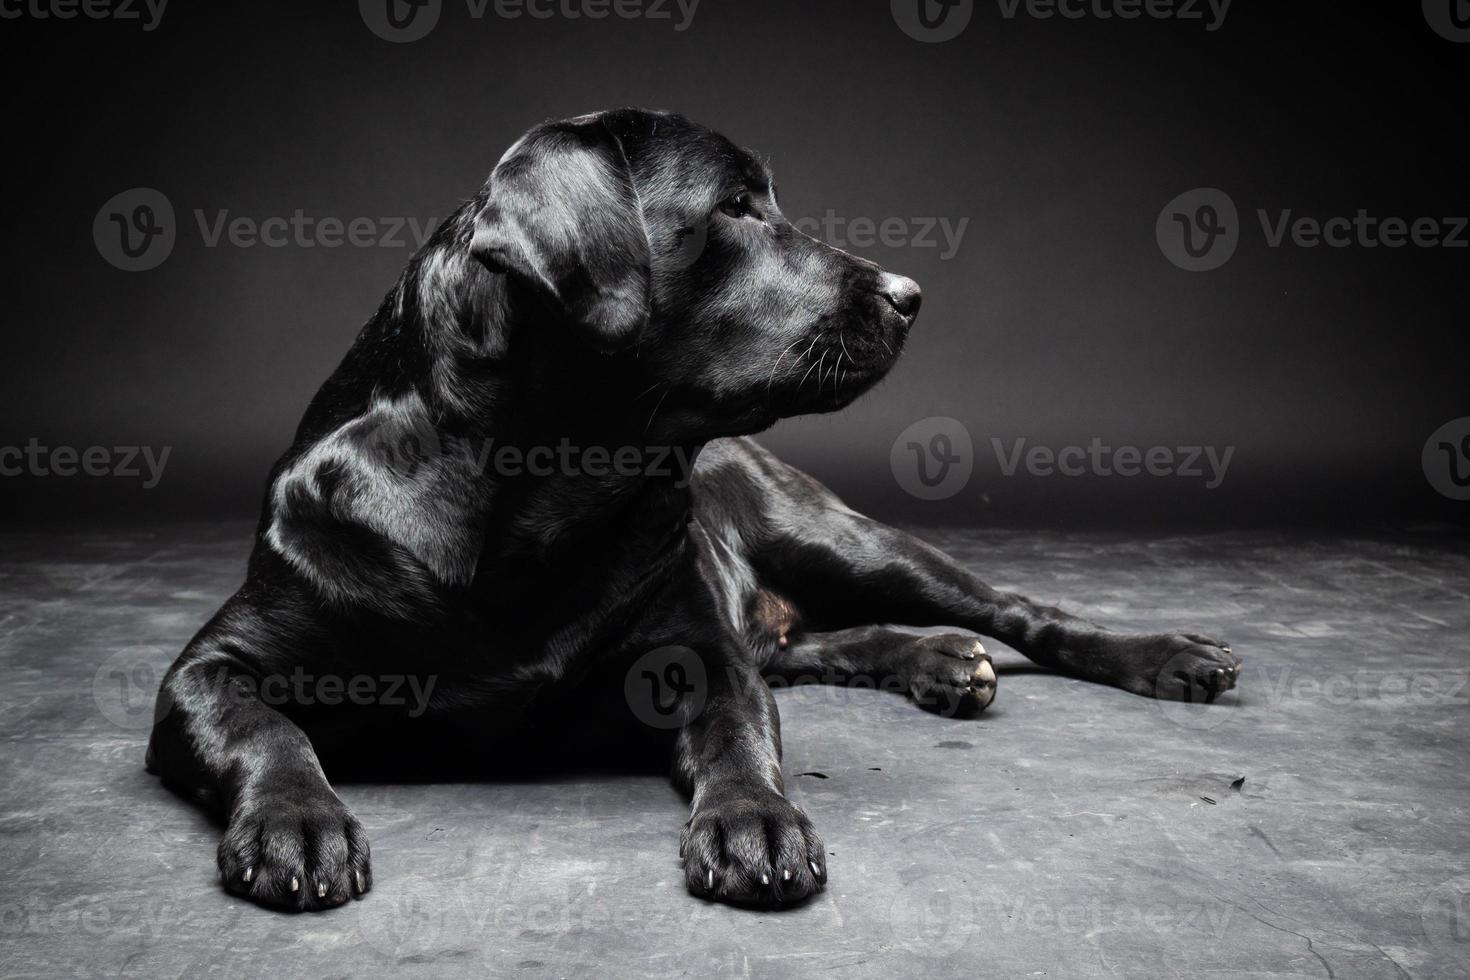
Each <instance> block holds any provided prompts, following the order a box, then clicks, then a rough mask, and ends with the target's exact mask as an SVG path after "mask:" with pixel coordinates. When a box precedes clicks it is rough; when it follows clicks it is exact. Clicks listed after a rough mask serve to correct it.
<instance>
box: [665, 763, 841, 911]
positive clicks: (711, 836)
mask: <svg viewBox="0 0 1470 980" xmlns="http://www.w3.org/2000/svg"><path fill="white" fill-rule="evenodd" d="M680 853H681V854H682V855H683V858H684V878H685V883H686V884H687V885H688V887H689V890H690V891H691V892H693V893H694V894H696V895H700V896H702V897H704V898H709V899H714V900H718V901H723V902H731V903H733V904H737V905H760V906H779V905H789V904H793V903H797V902H800V901H802V900H804V899H806V898H808V897H809V896H811V895H812V894H814V893H816V892H818V891H821V890H822V888H823V887H824V886H825V885H826V882H827V872H826V868H825V864H824V858H823V855H824V853H825V852H824V851H823V849H822V841H821V839H820V838H819V837H818V836H817V833H816V831H815V830H814V829H813V828H812V825H811V821H809V820H808V819H807V817H806V814H804V813H803V812H802V811H801V809H800V808H799V807H797V806H796V805H795V804H794V803H792V802H791V801H789V800H787V799H786V798H785V797H783V796H781V795H779V794H777V793H773V792H769V791H756V792H752V793H748V794H736V795H733V796H730V797H727V798H724V799H721V800H719V801H715V802H711V803H710V804H708V805H705V806H703V807H701V808H700V810H699V811H698V812H696V813H695V814H694V816H693V817H692V818H691V819H690V821H689V825H688V827H687V828H686V830H685V832H684V839H683V842H682V845H681V847H680Z"/></svg>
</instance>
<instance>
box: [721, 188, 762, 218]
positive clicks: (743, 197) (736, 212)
mask: <svg viewBox="0 0 1470 980" xmlns="http://www.w3.org/2000/svg"><path fill="white" fill-rule="evenodd" d="M720 211H722V212H723V213H725V214H728V215H729V216H730V217H732V218H753V217H758V215H756V213H755V200H754V199H753V198H752V197H751V196H750V192H749V191H741V192H740V193H739V194H736V195H735V196H733V197H730V198H726V199H725V200H723V201H721V202H720Z"/></svg>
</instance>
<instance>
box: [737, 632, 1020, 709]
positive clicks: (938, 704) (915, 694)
mask: <svg viewBox="0 0 1470 980" xmlns="http://www.w3.org/2000/svg"><path fill="white" fill-rule="evenodd" d="M763 673H764V675H765V677H766V679H767V681H770V682H773V683H774V684H841V685H844V686H848V687H871V688H875V689H878V690H885V691H896V692H901V693H904V694H907V695H908V696H909V697H911V698H913V699H914V702H915V703H916V704H918V705H919V706H920V707H923V708H925V709H927V710H930V711H933V712H935V713H937V714H941V715H946V716H955V715H969V714H974V713H975V712H977V711H981V710H983V709H984V708H985V707H986V706H987V705H989V704H990V702H991V701H993V700H994V699H995V683H996V677H995V669H994V667H992V666H991V663H990V656H989V655H988V654H987V653H986V652H985V649H984V647H982V646H981V645H980V641H979V640H977V639H975V637H973V636H965V635H961V634H958V633H942V634H939V635H937V636H916V635H914V634H912V633H903V632H900V631H898V630H894V629H888V628H886V627H882V626H858V627H854V628H852V629H846V630H837V631H834V632H831V633H799V634H797V635H795V636H793V637H792V639H791V642H790V645H789V646H787V647H785V648H784V649H781V650H778V651H777V652H776V653H775V654H774V655H773V656H772V657H771V658H770V660H769V661H768V662H767V664H766V666H765V668H764V671H763Z"/></svg>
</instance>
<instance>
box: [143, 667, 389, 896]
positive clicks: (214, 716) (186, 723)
mask: <svg viewBox="0 0 1470 980" xmlns="http://www.w3.org/2000/svg"><path fill="white" fill-rule="evenodd" d="M260 678H261V672H260V671H259V670H258V669H256V668H254V667H252V666H251V665H247V664H245V663H243V662H242V661H240V660H239V659H238V658H237V657H236V656H234V655H233V654H231V653H229V652H227V651H225V650H222V649H219V648H218V646H217V645H216V644H214V643H213V642H211V641H209V640H207V639H204V640H196V641H195V643H194V644H193V645H191V647H190V649H189V650H187V651H186V652H185V653H184V655H183V656H182V657H180V658H179V660H178V662H177V663H175V664H174V666H173V668H172V669H171V670H170V671H169V673H168V675H167V677H166V678H165V679H164V682H163V687H162V689H161V691H160V692H159V707H158V713H157V720H156V722H155V724H154V727H153V737H152V739H151V740H150V742H149V747H148V766H149V769H150V770H151V771H152V772H155V773H157V774H158V775H160V776H162V777H163V778H164V780H165V781H166V782H168V783H169V784H170V785H171V786H173V787H174V788H175V789H177V790H179V791H180V792H183V793H185V794H187V795H188V796H190V797H192V798H194V799H196V800H198V801H200V802H204V803H208V804H211V805H212V806H213V808H214V809H215V810H217V811H218V813H219V814H220V816H222V817H223V818H224V819H225V821H226V822H227V828H226V830H225V834H224V837H223V839H222V840H221V841H220V845H219V851H218V862H219V874H220V880H221V882H222V883H223V884H224V886H225V888H226V889H228V890H229V891H231V892H233V893H235V894H237V895H242V896H244V897H245V898H248V899H250V900H252V901H255V902H259V903H260V904H262V905H266V906H271V907H274V908H282V909H288V910H292V911H300V910H306V909H322V908H329V907H331V906H334V905H340V904H342V903H343V902H345V901H347V900H348V898H349V897H352V896H356V897H361V896H362V894H363V893H364V892H366V891H367V890H368V889H369V888H371V887H372V869H371V866H370V864H369V852H368V842H367V835H366V834H365V833H363V829H362V826H361V825H360V824H359V823H358V822H357V820H356V818H354V817H353V816H352V814H351V813H350V812H349V811H348V809H347V807H346V805H345V804H343V803H342V801H341V800H340V799H338V797H337V794H336V793H335V792H333V791H332V787H331V786H330V785H329V784H328V783H327V778H326V775H325V774H324V773H323V772H322V768H321V765H320V764H319V763H318V761H317V757H316V753H315V751H314V750H313V748H312V745H311V742H310V740H309V739H308V738H307V736H306V734H305V732H303V731H302V730H301V729H300V728H298V727H297V726H296V725H295V724H293V723H292V722H291V720H290V719H289V718H287V717H286V715H284V714H283V713H281V712H280V711H278V710H277V709H276V707H274V706H273V705H272V704H270V703H268V701H270V700H272V699H271V698H269V697H267V696H266V695H267V693H268V690H269V687H268V685H269V683H270V678H268V679H267V680H266V681H265V682H261V680H260ZM274 679H275V680H281V678H280V677H279V676H276V677H275V678H274ZM281 689H282V690H284V687H283V688H281Z"/></svg>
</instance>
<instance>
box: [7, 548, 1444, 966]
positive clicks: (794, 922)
mask: <svg viewBox="0 0 1470 980" xmlns="http://www.w3.org/2000/svg"><path fill="white" fill-rule="evenodd" d="M931 538H932V539H933V540H935V541H936V542H937V543H940V544H942V545H943V546H945V547H947V548H949V549H950V550H951V551H952V552H953V553H955V554H956V555H957V556H958V557H960V558H962V559H963V560H965V561H967V562H969V563H970V564H971V565H972V566H973V567H975V568H976V569H977V570H980V571H981V572H982V574H984V575H985V576H987V577H988V578H989V579H990V580H991V581H992V582H993V583H995V584H998V585H1003V586H1007V587H1013V588H1017V589H1021V590H1024V591H1027V592H1030V593H1032V594H1034V595H1035V596H1037V597H1040V598H1048V599H1056V598H1063V599H1067V600H1070V601H1069V602H1067V603H1066V605H1068V607H1069V608H1072V609H1073V610H1074V611H1078V612H1081V613H1083V614H1086V615H1089V616H1092V617H1094V618H1097V619H1100V620H1103V621H1106V622H1109V623H1112V624H1116V625H1118V626H1121V627H1133V628H1186V627H1188V628H1194V629H1198V630H1201V631H1203V632H1207V633H1212V634H1216V635H1219V636H1222V637H1224V638H1227V639H1229V640H1231V641H1232V642H1233V644H1234V646H1235V649H1236V650H1237V651H1238V652H1239V653H1241V654H1242V655H1243V656H1244V658H1245V661H1246V667H1245V671H1244V673H1243V675H1242V678H1241V682H1240V688H1239V691H1238V696H1237V697H1233V698H1231V699H1229V701H1228V702H1227V703H1222V704H1219V705H1215V706H1212V707H1194V708H1191V707H1188V706H1179V705H1174V706H1161V705H1160V704H1157V703H1154V702H1150V701H1147V700H1143V699H1140V698H1137V697H1133V696H1131V695H1128V694H1125V693H1122V692H1120V691H1115V690H1110V689H1105V688H1100V687H1093V686H1089V685H1085V684H1081V683H1078V682H1074V681H1071V680H1068V679H1065V678H1061V677H1057V676H1052V675H1048V674H1046V673H1043V672H1038V671H1027V670H1003V671H1002V675H1001V680H1000V693H999V697H998V700H997V703H996V705H995V706H994V707H993V709H992V710H991V711H989V712H988V713H986V714H985V715H984V716H983V717H982V718H980V719H978V720H975V721H970V722H964V721H950V720H945V719H942V718H938V717H932V716H929V715H926V714H924V713H922V712H920V711H918V710H917V709H915V708H913V707H912V706H911V705H909V704H908V703H906V702H904V701H903V700H901V699H899V698H896V697H893V696H891V695H886V694H881V693H876V692H866V691H840V690H834V689H828V688H803V689H798V690H792V691H784V692H781V693H780V694H779V700H780V706H781V713H782V717H783V724H784V728H785V735H786V744H787V755H786V767H787V771H788V774H789V785H790V787H791V792H792V794H793V795H794V796H795V797H796V799H797V800H798V801H799V802H800V803H801V804H802V805H803V806H804V807H805V808H806V809H807V810H808V811H809V812H810V814H811V816H812V817H813V819H814V820H815V821H816V823H817V825H818V827H819V828H820V829H821V831H822V832H823V834H824V836H825V838H826V842H827V845H828V848H829V850H830V852H831V854H830V859H829V860H830V866H831V873H832V886H831V888H830V890H829V891H828V892H827V893H826V894H825V895H824V896H822V897H820V898H819V899H818V900H816V901H814V902H812V903H811V904H809V905H807V906H805V907H803V908H800V909H798V910H795V911H791V912H786V913H781V914H759V913H753V912H748V911H739V910H735V909H731V908H725V907H721V906H715V905H707V904H704V903H702V902H699V901H697V900H694V899H692V898H690V897H689V896H688V895H686V894H685V893H684V890H683V886H682V883H681V878H680V871H679V865H678V861H677V857H676V841H677V835H678V830H679V827H680V824H681V822H682V820H683V816H682V806H681V803H680V801H679V799H678V798H677V797H676V795H675V794H674V792H673V791H672V790H671V789H670V788H669V787H668V786H667V785H666V784H665V783H664V782H663V781H662V780H660V779H657V778H652V777H649V778H643V777H626V776H604V775H592V776H587V777H574V778H570V779H569V778H559V779H556V780H547V781H544V782H543V781H530V782H525V783H516V784H480V785H468V784H461V785H411V786H396V785H344V786H340V787H339V789H340V792H341V795H342V796H343V798H344V799H345V800H346V801H347V802H348V804H349V805H350V806H351V807H352V808H353V809H354V810H355V811H356V813H357V815H358V816H359V817H360V818H361V819H362V821H363V823H364V824H365V825H366V827H367V829H368V831H369V833H370V834H371V835H372V843H373V853H374V865H375V869H376V874H377V881H378V884H377V887H376V888H375V889H374V891H373V892H372V894H371V895H370V896H369V897H368V898H367V899H366V900H365V901H362V902H357V903H352V904H350V905H349V906H347V907H345V908H342V909H339V910H336V911H333V912H329V913H325V914H320V915H306V916H289V915H281V914H273V913H269V912H265V911H262V910H259V909H257V908H254V907H252V906H250V905H247V904H245V903H243V902H241V901H239V900H237V899H234V898H231V897H229V896H227V895H225V894H224V893H223V892H222V891H221V890H220V889H219V887H218V886H217V884H216V881H215V876H214V848H215V843H216V838H217V831H216V829H215V828H214V827H213V826H212V825H211V824H210V823H209V822H208V820H206V818H205V817H204V816H202V815H201V814H199V813H198V812H196V811H195V810H193V809H190V808H189V807H188V806H186V805H184V804H183V803H182V802H180V801H179V800H177V799H175V798H174V797H172V796H171V795H169V794H168V793H167V792H166V791H165V790H163V789H162V788H161V787H160V786H159V785H158V784H157V783H156V782H155V781H154V780H153V779H152V778H151V777H149V776H147V775H146V774H145V773H144V772H143V768H142V758H143V746H144V743H145V739H146V734H147V726H148V724H149V721H150V712H151V703H152V697H153V692H154V689H155V688H156V685H157V680H158V676H159V672H160V671H161V670H162V668H163V667H164V666H165V665H166V664H167V663H168V661H169V660H170V659H171V658H172V657H173V656H174V655H175V653H176V652H177V651H178V650H179V648H180V647H182V645H183V644H184V643H185V641H186V640H187V639H188V638H189V636H190V635H191V634H192V632H193V631H194V630H195V629H196V628H197V627H198V626H199V625H200V624H201V623H202V622H203V620H204V618H205V617H206V616H207V615H208V614H209V613H210V612H212V611H213V609H214V608H215V607H216V605H217V604H218V603H219V601H220V600H221V599H222V598H223V597H224V596H225V595H226V594H227V593H228V592H229V591H231V590H232V589H233V587H234V586H235V585H236V584H237V582H238V579H239V576H240V574H241V570H242V568H243V560H244V557H245V554H246V550H247V542H248V529H246V528H244V527H240V526H233V527H197V526H196V527H184V528H176V529H167V530H157V531H149V532H138V533H131V534H126V533H118V532H108V533H98V534H90V535H88V534H76V533H72V534H68V535H63V536H49V535H42V534H39V533H23V534H20V533H9V534H4V535H0V664H3V675H0V676H3V682H0V737H3V740H4V753H3V770H0V771H3V779H0V975H3V976H5V977H29V976H63V975H65V976H96V977H104V976H119V975H127V976H147V977H190V978H193V977H216V976H218V977H235V976H238V977H259V976H278V977H296V976H303V977H304V976H310V977H340V976H348V975H366V976H375V975H389V976H436V977H437V976H447V977H460V976H464V977H470V976H474V977H481V976H486V975H489V976H505V975H511V974H518V975H525V976H547V977H555V976H575V975H596V976H629V975H650V976H686V975H687V976H711V975H728V974H740V975H753V976H809V975H812V974H815V973H817V972H819V971H836V972H837V975H841V976H859V977H885V978H886V977H892V976H914V975H923V976H933V977H947V976H956V977H958V976H965V977H976V976H994V977H1026V976H1047V977H1094V976H1108V977H1114V976H1116V977H1122V976H1147V977H1162V976H1181V977H1266V976H1271V977H1281V976H1302V977H1318V976H1334V975H1335V976H1338V977H1404V976H1414V977H1433V976H1463V975H1466V972H1467V969H1470V843H1467V842H1470V776H1467V767H1470V684H1467V679H1470V649H1467V646H1470V645H1467V641H1466V631H1467V628H1470V557H1467V552H1470V549H1467V547H1466V544H1467V541H1466V539H1465V538H1463V537H1458V538H1457V537H1451V536H1446V535H1445V534H1443V533H1440V534H1433V533H1424V534H1416V535H1412V536H1405V537H1399V538H1390V537H1384V536H1373V537H1344V538H1340V539H1326V538H1321V537H1317V538H1308V539H1294V538H1288V537H1285V536H1281V535H1277V534H1231V535H1211V536H1199V537H1172V538H1160V539H1154V540H1140V539H1138V538H1136V537H1131V536H1130V537H1124V536H1117V535H1115V536H1107V537H1092V536H1080V535H1057V534H1051V535H1046V534H1019V533H999V532H978V533H970V534H957V533H954V532H946V533H942V534H935V535H931ZM991 649H992V651H993V652H997V653H998V656H997V662H998V664H999V665H1001V666H1002V667H1004V666H1008V665H1017V666H1019V665H1020V664H1021V663H1022V661H1021V660H1020V658H1019V657H1016V656H1015V655H1014V654H1013V653H1010V652H1009V651H1004V650H1002V649H1000V648H999V646H998V645H997V644H991ZM807 773H821V774H823V775H824V776H825V777H826V778H821V777H820V776H817V775H800V774H807ZM1239 777H1244V779H1245V782H1244V783H1243V784H1242V785H1241V786H1240V788H1239V789H1232V788H1231V783H1232V781H1235V780H1237V779H1238V778H1239Z"/></svg>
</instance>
